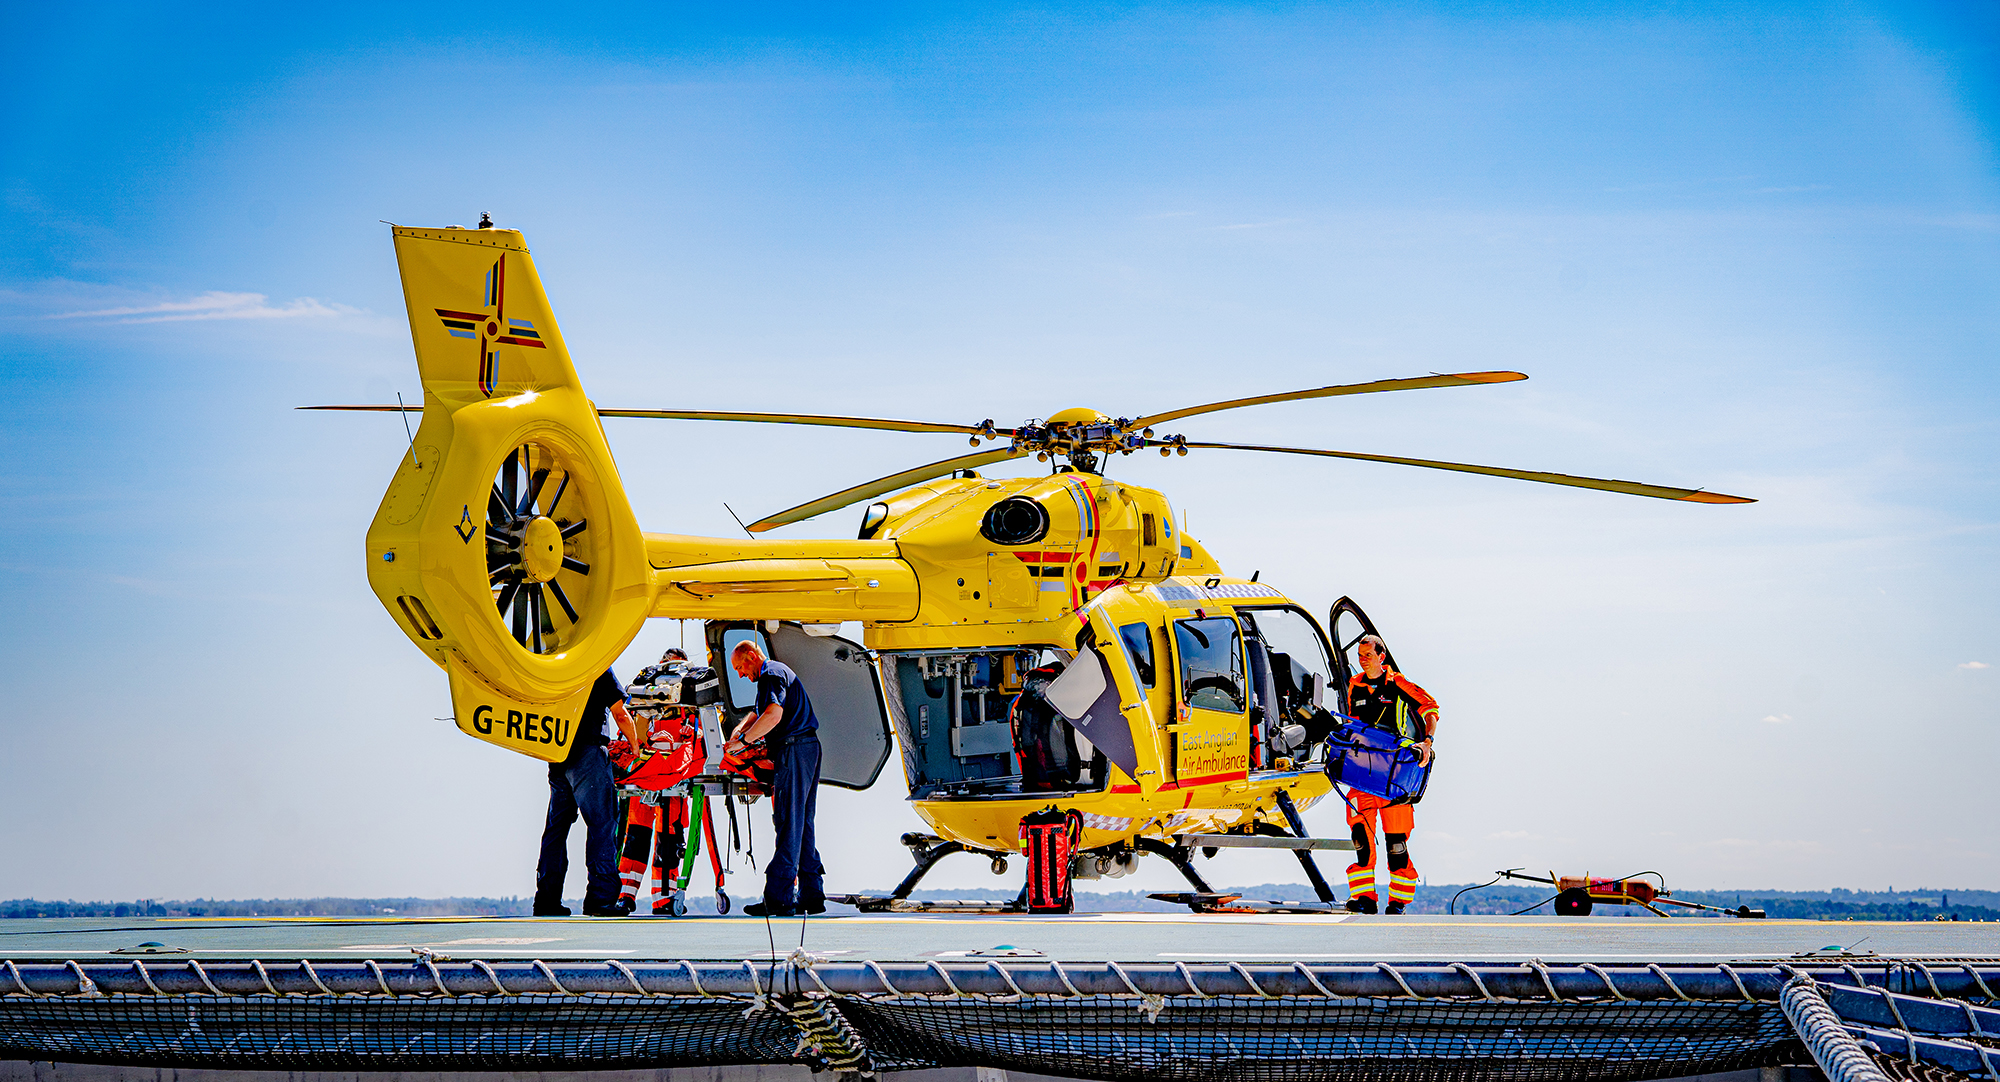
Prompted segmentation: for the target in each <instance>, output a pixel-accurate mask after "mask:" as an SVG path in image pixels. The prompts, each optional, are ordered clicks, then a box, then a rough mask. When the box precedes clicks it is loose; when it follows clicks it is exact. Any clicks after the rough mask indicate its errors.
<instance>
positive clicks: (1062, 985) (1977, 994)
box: [0, 952, 2000, 1082]
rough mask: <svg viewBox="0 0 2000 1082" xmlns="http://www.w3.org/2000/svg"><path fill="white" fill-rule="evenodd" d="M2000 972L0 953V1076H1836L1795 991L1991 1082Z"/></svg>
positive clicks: (1911, 1081)
mask: <svg viewBox="0 0 2000 1082" xmlns="http://www.w3.org/2000/svg"><path fill="white" fill-rule="evenodd" d="M1995 978H2000V972H1996V971H1994V970H1993V969H1991V968H1990V967H1978V966H1973V965H1966V966H1963V967H1961V968H1960V971H1958V972H1947V971H1945V970H1942V969H1936V968H1931V967H1922V966H1917V967H1914V968H1911V967H1909V966H1906V965H1904V964H1902V963H1886V964H1885V963H1879V962H1878V963H1875V964H1872V965H1862V966H1857V965H1854V964H1849V963H1844V962H1843V963H1835V964H1831V965H1820V966H1816V967H1813V968H1812V969H1811V971H1810V972H1809V973H1806V972H1800V971H1799V970H1798V969H1795V968H1794V967H1792V966H1789V965H1779V966H1759V967H1742V966H1738V967H1731V966H1728V965H1710V966H1702V965H1660V964H1640V965H1633V964H1630V963H1626V964H1622V965H1617V966H1613V965H1604V966H1599V965H1593V964H1581V965H1548V964H1544V963H1541V962H1536V961H1531V962H1528V963H1525V964H1514V965H1507V964H1502V963H1422V964H1416V963H1410V964H1398V965H1389V964H1387V963H1377V964H1374V965H1370V966H1358V965H1352V964H1346V965H1314V966H1308V965H1305V964H1303V963H1293V964H1290V965H1275V964H1269V963H1215V964H1206V963H1204V964H1199V965H1196V964H1189V963H1170V964H1161V963H1147V964H1139V963H1124V964H1120V963H1115V962H1114V963H1059V962H1054V961H1049V960H1032V961H1031V960H1019V961H1013V960H1009V961H1006V962H1001V961H997V960H985V961H979V962H973V961H954V962H939V961H936V960H931V961H924V962H886V963H878V962H874V961H858V962H833V961H828V960H826V959H823V958H818V957H815V956H811V955H807V954H805V953H804V952H797V953H795V954H794V955H793V956H792V957H791V958H789V959H787V960H784V961H778V960H775V959H774V960H770V961H763V962H756V963H751V962H734V963H729V962H699V963H697V962H630V963H627V962H621V961H611V962H601V963H600V962H557V963H549V962H543V961H539V960H537V961H520V960H509V961H504V962H502V961H496V962H492V963H488V962H484V961H470V962H450V961H448V960H445V959H442V958H439V957H436V956H432V955H426V956H424V957H421V958H419V959H418V960H416V961H414V962H393V961H392V962H377V961H374V960H366V961H362V962H359V963H354V962H338V963H335V962H316V963H315V962H297V963H278V962H272V963H270V964H268V965H267V964H265V963H263V962H254V961H253V962H247V963H246V962H227V963H224V962H200V961H194V960H186V961H179V962H164V961H153V962H148V961H131V962H121V963H115V964H107V963H89V964H83V963H78V962H74V961H70V962H63V963H47V962H42V963H33V964H17V963H15V962H12V961H8V962H3V963H0V1058H8V1059H35V1060H59V1061H72V1062H97V1063H120V1064H146V1065H157V1066H209V1067H229V1068H258V1069H284V1070H326V1069H336V1070H338V1069H346V1070H388V1069H401V1068H416V1067H423V1068H429V1069H433V1070H435V1069H440V1068H450V1069H495V1068H515V1069H518V1068H533V1067H538V1068H550V1067H568V1068H613V1067H641V1066H643V1067H655V1068H657V1067H677V1066H685V1067H711V1066H729V1065H751V1064H802V1065H807V1066H811V1067H814V1068H815V1069H819V1068H826V1069H831V1070H834V1071H838V1072H842V1073H870V1072H873V1071H879V1070H894V1069H904V1068H922V1067H970V1066H981V1067H998V1068H1003V1069H1011V1070H1018V1071H1023V1072H1034V1073H1038V1074H1044V1075H1051V1076H1057V1077H1072V1078H1093V1079H1105V1080H1113V1082H1116V1080H1128V1079H1129V1080H1133V1082H1140V1080H1144V1082H1175V1080H1181V1079H1187V1080H1193V1079H1222V1080H1244V1082H1293V1080H1298V1082H1308V1080H1317V1082H1338V1080H1345V1079H1355V1080H1360V1079H1363V1078H1367V1079H1370V1080H1387V1082H1401V1080H1410V1082H1418V1080H1423V1082H1428V1080H1433V1079H1435V1080H1438V1082H1443V1080H1444V1079H1447V1078H1450V1079H1457V1080H1482V1079H1492V1080H1502V1082H1542V1080H1549V1082H1572V1080H1574V1082H1585V1080H1592V1082H1595V1080H1602V1082H1616V1080H1628V1079H1629V1080H1641V1079H1655V1078H1670V1077H1676V1076H1684V1075H1694V1074H1706V1073H1714V1072H1721V1071H1731V1070H1740V1069H1745V1068H1750V1067H1765V1066H1776V1065H1780V1064H1798V1063H1806V1062H1812V1061H1813V1060H1814V1059H1816V1058H1818V1059H1821V1063H1822V1066H1825V1065H1826V1062H1828V1061H1829V1059H1830V1057H1826V1056H1824V1055H1823V1054H1824V1053H1825V1049H1824V1048H1821V1047H1819V1046H1813V1047H1812V1050H1811V1051H1809V1047H1808V1046H1809V1044H1810V1042H1804V1043H1802V1041H1801V1039H1800V1036H1799V1034H1800V1033H1802V1032H1805V1030H1801V1029H1799V1028H1798V1025H1799V1022H1798V1018H1797V1017H1794V1018H1791V1019H1789V1020H1788V1017H1787V1013H1786V1007H1785V1006H1781V1003H1780V999H1781V998H1783V997H1784V996H1785V995H1786V994H1790V999H1789V1000H1788V1006H1789V1007H1790V1008H1791V1010H1792V1011H1793V1013H1794V1014H1798V1013H1799V1011H1800V1010H1802V1009H1809V1010H1810V1012H1811V1013H1812V1014H1813V1015H1814V1017H1815V1018H1816V1019H1817V1022H1816V1024H1815V1026H1814V1027H1807V1028H1809V1029H1816V1030H1817V1035H1816V1036H1815V1038H1814V1039H1815V1040H1817V1041H1819V1042H1820V1045H1826V1043H1827V1041H1829V1040H1833V1041H1835V1043H1842V1042H1844V1043H1842V1047H1843V1048H1846V1049H1847V1050H1848V1051H1850V1052H1854V1053H1865V1055H1857V1056H1850V1058H1854V1059H1857V1060H1858V1064H1859V1065H1861V1066H1863V1067H1864V1068H1865V1067H1867V1066H1873V1065H1872V1064H1870V1063H1869V1061H1870V1060H1871V1059H1872V1060H1873V1061H1874V1064H1879V1065H1880V1066H1881V1069H1882V1070H1884V1071H1886V1072H1887V1073H1888V1075H1889V1076H1890V1077H1891V1078H1894V1079H1899V1080H1907V1082H1946V1080H1947V1079H1953V1080H1964V1082H1970V1080H1973V1079H1978V1080H1981V1082H2000V1071H1996V1070H1994V1064H1995V1062H1996V1060H1995V1058H1994V1055H1993V1052H1992V1050H1991V1047H1990V1046H1991V1045H1992V1044H1995V1043H2000V1042H1996V1041H1995V1036H1994V1035H1995V1034H2000V1012H1996V1010H1995V1008H1994V1006H1993V999H1992V995H1991V990H1992V989H1991V986H1990V985H1989V983H1988V982H1989V980H1992V979H1995ZM1892 988H1893V989H1895V990H1894V991H1892V990H1891V989H1892ZM1801 1017H1803V1015H1801ZM1857 1042H1859V1044H1858V1046H1857ZM1829 1047H1830V1046H1829ZM1891 1060H1894V1061H1895V1065H1894V1066H1893V1067H1892V1064H1891V1062H1890V1061H1891ZM1940 1071H1942V1072H1944V1073H1942V1074H1940V1073H1939V1072H1940ZM1864 1073H1871V1072H1866V1071H1864ZM1877 1077H1878V1078H1879V1075H1878V1076H1877Z"/></svg>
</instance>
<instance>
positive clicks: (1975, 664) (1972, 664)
mask: <svg viewBox="0 0 2000 1082" xmlns="http://www.w3.org/2000/svg"><path fill="white" fill-rule="evenodd" d="M1958 667H1959V668H1961V669H1984V668H1987V664H1986V663H1985V662H1984V661H1966V662H1962V663H1960V664H1959V666H1958Z"/></svg>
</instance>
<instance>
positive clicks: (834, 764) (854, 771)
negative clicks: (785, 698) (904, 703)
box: [709, 620, 892, 789]
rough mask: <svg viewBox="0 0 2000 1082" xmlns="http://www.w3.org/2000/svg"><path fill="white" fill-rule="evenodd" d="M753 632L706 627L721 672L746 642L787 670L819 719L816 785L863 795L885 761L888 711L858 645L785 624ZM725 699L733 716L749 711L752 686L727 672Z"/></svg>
mask: <svg viewBox="0 0 2000 1082" xmlns="http://www.w3.org/2000/svg"><path fill="white" fill-rule="evenodd" d="M771 627H772V623H771V622H770V621H765V622H763V623H758V624H750V623H739V622H732V623H729V624H727V625H724V626H722V627H717V626H716V625H714V624H711V625H710V631H709V634H710V636H711V637H712V638H711V641H712V642H714V643H716V644H717V652H716V656H717V657H718V658H719V659H720V661H721V665H722V667H723V668H724V669H725V670H727V669H728V667H729V652H730V651H731V650H734V649H735V648H736V643H737V642H739V641H742V640H744V639H748V640H750V641H752V642H755V643H756V644H757V646H758V647H759V648H760V649H762V650H763V651H764V652H765V653H766V654H767V655H769V656H770V657H771V658H772V659H773V660H776V661H779V662H782V663H784V664H786V665H789V666H791V668H792V671H793V672H796V673H798V674H799V682H800V683H802V684H804V685H805V687H806V694H807V695H808V696H810V697H811V699H812V704H813V715H814V716H815V717H817V718H819V746H820V760H819V780H820V784H822V785H838V786H840V787H841V788H843V789H866V788H868V787H869V786H870V785H873V784H875V778H876V776H877V775H879V774H880V773H881V772H882V765H883V764H884V763H887V762H888V761H889V751H890V749H891V747H892V744H891V740H890V736H889V705H888V701H887V699H885V698H884V697H883V695H882V683H881V679H880V678H879V677H878V676H877V675H876V672H875V663H874V658H873V656H872V655H870V654H869V653H868V651H867V650H866V649H865V648H863V647H862V646H861V645H860V644H859V643H855V642H850V641H848V640H847V639H843V638H841V637H840V636H838V635H815V634H809V633H807V631H806V629H805V625H803V624H797V623H793V622H791V621H789V620H787V621H782V622H779V623H777V625H776V630H768V629H770V628H771ZM727 684H728V685H729V686H728V697H729V702H730V705H731V706H732V707H733V708H735V710H734V711H733V712H740V711H743V710H747V709H748V708H750V707H751V706H752V705H753V704H754V701H755V697H756V690H755V688H754V686H753V685H751V683H750V682H749V681H747V680H744V679H743V678H742V677H739V676H737V675H736V674H735V672H733V671H730V672H728V679H727Z"/></svg>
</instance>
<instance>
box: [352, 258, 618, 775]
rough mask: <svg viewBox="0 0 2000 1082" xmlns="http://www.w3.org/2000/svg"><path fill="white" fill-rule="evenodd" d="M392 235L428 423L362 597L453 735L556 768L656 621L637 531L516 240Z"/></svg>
mask: <svg viewBox="0 0 2000 1082" xmlns="http://www.w3.org/2000/svg"><path fill="white" fill-rule="evenodd" d="M394 235H395V245H396V260H397V263H398V265H399V266H400V267H401V269H402V277H403V297H404V300H405V303H406V304H407V305H408V307H409V312H410V337H411V340H412V341H413V343H414V344H415V346H416V353H417V370H418V372H419V374H420V375H421V377H422V379H423V386H424V416H423V424H422V427H420V428H419V429H418V430H417V435H416V439H415V440H414V441H412V443H411V447H410V451H409V454H407V455H405V456H404V458H403V462H402V465H401V467H400V468H399V469H398V470H397V472H396V477H395V480H394V481H393V482H392V483H391V485H390V487H389V492H388V494H387V495H386V496H384V497H383V500H382V505H381V508H380V509H379V510H378V511H377V512H376V514H375V521H374V523H373V524H372V525H371V526H370V527H369V529H368V579H369V584H370V585H371V586H372V587H374V589H375V593H376V596H377V597H378V598H380V599H381V601H382V604H383V606H384V607H385V608H387V609H388V610H389V615H390V616H391V617H393V618H394V619H395V620H396V622H397V624H398V626H400V627H401V628H402V629H403V631H404V633H405V634H407V635H409V636H410V638H411V640H412V641H413V642H415V643H416V644H417V646H418V647H419V648H420V649H422V650H424V652H425V653H427V654H428V655H430V657H431V658H432V659H433V660H434V661H436V662H437V663H438V664H439V665H441V666H443V667H444V668H445V669H446V670H447V671H449V673H450V675H451V693H452V703H453V706H454V708H455V710H456V714H457V720H458V726H459V728H461V729H463V730H465V731H466V732H468V733H470V734H472V735H473V736H476V737H478V738H479V739H481V740H486V741H490V742H492V743H496V744H500V745H501V746H503V747H507V748H510V749H512V750H514V751H519V752H522V753H523V754H527V755H532V756H534V757H536V758H541V759H548V760H550V761H555V760H559V759H561V758H562V757H563V756H564V755H565V754H566V753H567V751H568V748H569V745H570V743H571V742H572V741H573V740H574V738H575V736H576V732H575V722H576V721H577V720H578V717H577V715H578V713H579V712H580V711H581V709H582V706H583V703H584V700H585V699H586V698H587V697H588V693H589V689H590V685H591V684H592V682H593V681H595V680H596V679H597V677H598V675H599V674H601V673H603V672H604V670H605V669H606V668H607V667H608V666H609V665H610V664H611V662H612V660H613V659H615V658H616V657H617V656H618V654H619V653H620V652H621V651H623V650H624V648H625V646H626V645H627V644H628V643H630V642H631V641H632V637H633V636H634V635H635V634H637V633H638V630H639V627H640V626H641V625H642V624H643V623H644V622H645V619H646V616H647V615H648V613H649V612H650V611H651V609H652V589H653V587H652V583H651V577H650V575H649V573H648V570H647V566H646V556H645V548H644V541H643V539H642V538H641V536H640V533H639V525H638V523H637V521H635V520H634V518H633V516H632V508H631V504H630V502H629V501H628V500H627V499H626V497H625V490H624V488H623V486H622V485H621V484H620V482H619V478H618V469H617V466H616V465H615V464H614V463H613V461H612V458H611V449H610V447H609V446H608V445H607V444H606V443H605V440H604V430H603V427H602V425H601V424H600V423H599V421H598V417H597V407H596V406H595V405H593V404H592V403H591V401H590V400H589V399H588V398H587V397H585V396H584V393H583V387H582V385H581V384H580V383H579V382H578V380H577V377H576V370H575V368H574V367H573V366H572V365H571V363H570V356H569V350H568V348H567V347H565V346H564V344H563V340H562V332H561V330H560V329H559V328H558V327H557V326H556V321H555V315H554V313H553V312H552V311H551V310H550V308H549V301H548V297H547V295H546V294H544V293H543V292H542V283H541V279H540V277H539V276H538V275H537V274H536V273H535V264H534V260H533V259H532V258H531V257H530V256H529V254H528V249H527V246H526V245H525V244H523V243H522V241H521V234H519V233H517V232H515V231H513V230H505V229H458V228H451V229H410V228H404V227H402V226H397V227H395V228H394ZM475 507H476V508H478V510H477V511H475V510H473V508H475Z"/></svg>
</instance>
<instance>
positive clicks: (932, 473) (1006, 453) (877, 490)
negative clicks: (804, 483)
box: [744, 449, 1028, 533]
mask: <svg viewBox="0 0 2000 1082" xmlns="http://www.w3.org/2000/svg"><path fill="white" fill-rule="evenodd" d="M1027 453H1028V452H1026V451H1010V450H1005V449H1002V450H998V451H974V452H973V453H971V454H969V455H959V456H958V457H957V458H947V459H944V460H943V461H941V462H933V463H931V464H930V465H928V466H918V467H917V468H915V469H912V470H904V471H903V472H901V473H892V474H890V475H889V476H887V477H877V478H876V479H875V480H873V481H869V482H867V483H866V484H860V485H855V486H854V487H853V488H844V489H841V490H840V491H839V492H836V493H834V494H832V495H830V496H821V497H820V498H819V499H817V500H814V501H812V502H811V503H802V504H800V505H798V506H797V507H794V508H792V509H791V510H789V511H780V512H778V513H777V514H775V515H768V516H766V517H764V518H760V519H758V520H757V521H755V522H753V523H751V524H750V525H748V526H746V527H744V528H745V529H747V530H749V531H750V532H751V533H763V532H764V531H765V530H769V529H773V528H775V527H778V526H783V525H786V524H787V523H792V522H800V521H803V520H805V519H809V518H811V517H813V516H814V515H823V514H826V513H827V512H828V511H838V510H840V509H841V508H843V507H846V506H847V505H849V504H854V503H860V502H861V501H862V500H866V499H869V498H871V497H874V496H880V495H883V494H884V493H889V492H894V491H896V490H897V489H899V488H908V487H910V486H911V485H918V484H922V483H923V482H925V481H929V480H931V479H932V478H936V477H943V476H944V475H945V474H948V473H951V472H953V471H955V470H972V469H978V468H979V467H981V466H986V465H990V464H992V463H995V462H1005V461H1007V460H1008V459H1010V458H1020V457H1022V456H1023V455H1026V454H1027Z"/></svg>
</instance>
